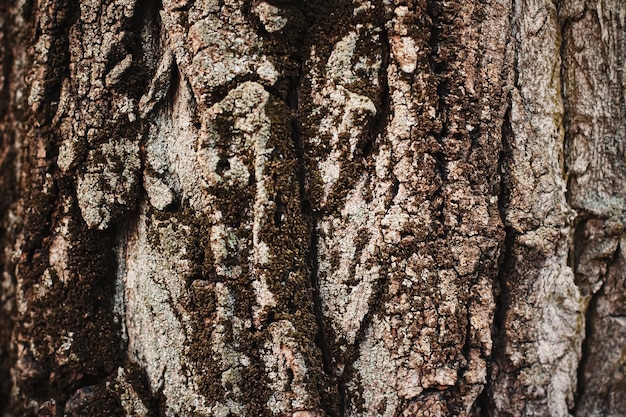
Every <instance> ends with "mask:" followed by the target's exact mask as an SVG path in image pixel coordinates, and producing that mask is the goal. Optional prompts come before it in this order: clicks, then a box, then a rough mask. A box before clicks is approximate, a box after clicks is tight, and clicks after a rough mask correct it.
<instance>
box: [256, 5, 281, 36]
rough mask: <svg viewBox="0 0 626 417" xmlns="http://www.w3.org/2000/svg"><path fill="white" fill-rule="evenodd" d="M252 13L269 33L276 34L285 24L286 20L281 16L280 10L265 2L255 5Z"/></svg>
mask: <svg viewBox="0 0 626 417" xmlns="http://www.w3.org/2000/svg"><path fill="white" fill-rule="evenodd" d="M253 12H254V14H256V15H257V16H258V17H259V20H261V23H263V27H265V30H267V31H268V32H269V33H273V32H278V31H279V30H281V29H282V28H284V27H285V25H286V24H287V19H286V18H285V17H283V16H282V15H281V10H280V9H279V8H278V7H276V6H273V5H271V4H269V3H267V2H264V1H262V2H260V3H259V4H257V5H256V6H255V7H254V8H253Z"/></svg>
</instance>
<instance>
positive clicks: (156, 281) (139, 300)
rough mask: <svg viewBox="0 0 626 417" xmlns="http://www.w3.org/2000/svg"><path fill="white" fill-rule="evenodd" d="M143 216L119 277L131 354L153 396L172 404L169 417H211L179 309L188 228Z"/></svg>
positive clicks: (185, 273) (187, 271)
mask: <svg viewBox="0 0 626 417" xmlns="http://www.w3.org/2000/svg"><path fill="white" fill-rule="evenodd" d="M141 213H143V216H144V220H142V221H140V223H139V225H138V226H137V230H136V231H135V232H134V233H133V234H132V235H130V236H129V238H128V245H127V249H126V255H125V256H126V259H125V269H124V271H122V273H123V276H122V277H121V279H122V281H123V282H124V286H125V288H126V294H125V299H126V313H127V318H128V320H127V322H126V328H127V332H128V349H129V352H130V354H131V355H132V358H133V360H134V361H135V362H136V363H138V364H139V365H140V366H141V367H142V368H143V369H144V370H145V372H146V375H147V378H148V381H150V385H151V387H150V388H151V390H152V391H153V392H157V391H161V392H162V393H163V395H164V396H165V397H166V398H167V399H168V402H167V409H166V410H165V412H166V413H167V414H168V415H173V414H174V413H176V414H179V415H180V414H183V415H192V414H193V415H198V416H210V415H212V411H211V407H212V403H211V402H210V401H209V400H208V399H207V398H205V397H204V396H202V395H201V394H200V393H199V392H198V391H199V390H198V386H197V382H196V381H195V379H194V376H193V374H196V373H195V372H194V373H193V374H189V373H188V372H186V371H185V369H189V368H186V365H185V362H184V361H185V355H186V353H187V342H188V340H189V334H188V333H189V332H190V329H189V328H188V326H189V324H190V323H189V322H188V320H189V317H188V314H186V313H185V312H184V311H183V310H181V309H180V307H177V304H176V301H177V300H178V298H179V297H181V296H182V295H183V294H184V291H185V281H186V277H188V276H189V275H190V274H191V273H192V269H191V267H192V265H191V264H190V262H189V260H188V252H187V248H186V242H187V241H189V240H190V236H189V226H187V225H185V224H184V223H181V221H180V220H178V219H176V218H173V219H171V220H159V218H158V217H156V216H154V215H151V214H150V213H151V212H150V210H147V209H146V206H145V205H144V206H143V207H142V210H141ZM148 223H149V224H148ZM151 234H153V235H156V236H155V237H156V238H157V239H158V240H156V241H155V240H154V239H155V237H153V238H152V239H151V238H150V235H151ZM157 242H158V244H155V243H157Z"/></svg>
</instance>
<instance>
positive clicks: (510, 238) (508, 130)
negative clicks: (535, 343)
mask: <svg viewBox="0 0 626 417" xmlns="http://www.w3.org/2000/svg"><path fill="white" fill-rule="evenodd" d="M510 112H511V103H510V98H509V105H508V108H507V110H506V112H505V114H504V120H503V123H502V133H501V140H502V150H501V151H500V158H499V160H498V170H499V174H500V189H499V193H498V212H499V214H500V221H501V222H502V226H503V228H504V232H505V234H504V240H503V242H502V246H501V249H500V256H499V259H498V275H497V278H496V280H495V281H494V283H493V296H494V301H495V304H496V306H495V310H494V318H493V325H492V329H491V339H492V341H493V348H492V352H491V360H490V361H488V365H487V382H486V384H485V387H484V389H483V391H482V393H481V394H480V395H479V396H478V398H477V400H476V403H477V408H478V409H479V410H480V412H481V415H486V416H489V415H491V411H492V410H494V404H493V398H492V393H493V386H492V384H493V383H494V378H496V377H497V375H496V371H495V368H494V366H495V365H497V364H498V363H499V361H501V360H502V358H503V356H504V348H505V346H504V343H505V339H506V334H505V333H506V328H505V326H506V323H505V321H506V313H507V310H508V304H509V299H508V298H509V293H508V286H507V279H508V277H507V274H508V271H511V270H513V269H514V268H515V265H514V263H515V258H514V256H513V249H514V245H515V238H516V232H515V230H514V229H513V228H512V227H510V226H508V225H507V219H506V215H507V212H508V210H509V203H510V194H511V185H510V184H509V179H508V176H507V172H509V167H508V161H510V159H511V156H512V149H511V146H510V143H509V140H511V139H512V137H513V129H512V126H511V119H510V116H511V114H510Z"/></svg>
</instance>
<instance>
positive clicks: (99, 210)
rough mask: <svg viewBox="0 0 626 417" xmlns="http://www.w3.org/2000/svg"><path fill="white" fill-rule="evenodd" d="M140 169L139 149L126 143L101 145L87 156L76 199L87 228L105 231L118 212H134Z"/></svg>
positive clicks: (125, 141) (133, 144)
mask: <svg viewBox="0 0 626 417" xmlns="http://www.w3.org/2000/svg"><path fill="white" fill-rule="evenodd" d="M140 167H141V162H140V160H139V146H138V144H137V143H136V142H133V141H130V140H122V141H119V142H109V143H104V144H102V145H101V146H100V147H99V148H98V149H97V150H92V151H90V152H89V153H88V156H87V161H86V162H85V173H83V174H82V176H80V177H79V178H78V181H77V184H76V196H77V199H78V205H79V207H80V210H81V213H82V216H83V220H85V223H87V225H88V226H89V227H95V228H97V229H100V230H103V229H106V228H107V227H108V226H109V223H110V221H111V219H112V218H114V217H115V216H116V215H117V214H118V213H119V212H123V211H127V210H130V209H132V208H134V206H135V204H136V202H135V197H136V195H137V187H138V180H139V176H138V172H139V168H140Z"/></svg>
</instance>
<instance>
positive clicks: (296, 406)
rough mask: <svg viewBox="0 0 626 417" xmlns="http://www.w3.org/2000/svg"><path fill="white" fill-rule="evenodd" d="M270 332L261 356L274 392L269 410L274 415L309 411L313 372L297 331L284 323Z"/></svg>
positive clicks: (274, 326) (275, 324)
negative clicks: (309, 367)
mask: <svg viewBox="0 0 626 417" xmlns="http://www.w3.org/2000/svg"><path fill="white" fill-rule="evenodd" d="M268 331H269V334H270V338H268V339H267V340H266V341H265V345H264V347H263V350H262V352H261V359H262V360H263V361H264V362H265V368H266V372H267V375H268V379H269V386H270V389H271V390H272V394H271V395H270V398H269V399H268V401H267V407H268V409H269V410H270V411H271V412H272V414H273V415H285V414H286V413H289V412H290V411H292V410H307V409H309V407H310V405H311V404H310V398H309V390H310V388H309V387H307V385H308V384H307V380H308V375H309V373H310V372H309V371H308V370H307V362H308V361H307V360H306V358H305V356H304V352H302V351H301V347H300V346H301V345H300V343H299V341H298V340H297V331H296V329H295V328H294V326H293V324H292V323H291V322H289V321H286V320H281V321H277V322H275V323H272V324H271V325H270V327H269V329H268ZM309 412H310V411H309Z"/></svg>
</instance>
